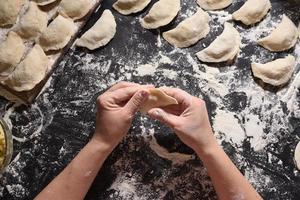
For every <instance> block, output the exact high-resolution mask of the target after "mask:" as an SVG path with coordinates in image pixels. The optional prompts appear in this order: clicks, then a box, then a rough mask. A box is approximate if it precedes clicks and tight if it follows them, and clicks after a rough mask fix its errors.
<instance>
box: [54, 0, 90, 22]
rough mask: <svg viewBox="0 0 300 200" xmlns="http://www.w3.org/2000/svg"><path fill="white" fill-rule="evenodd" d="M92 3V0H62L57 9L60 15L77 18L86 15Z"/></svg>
mask: <svg viewBox="0 0 300 200" xmlns="http://www.w3.org/2000/svg"><path fill="white" fill-rule="evenodd" d="M93 5H94V4H93V0H76V1H74V0H62V1H61V2H60V4H59V9H58V10H59V13H60V14H61V15H63V16H65V17H70V18H72V19H74V20H77V19H81V18H83V17H84V16H86V15H87V14H88V12H89V11H90V10H91V9H92V7H93Z"/></svg>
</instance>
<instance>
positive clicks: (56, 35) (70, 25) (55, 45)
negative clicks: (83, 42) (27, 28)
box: [39, 15, 76, 51]
mask: <svg viewBox="0 0 300 200" xmlns="http://www.w3.org/2000/svg"><path fill="white" fill-rule="evenodd" d="M75 31H76V26H75V24H74V22H73V21H72V20H71V19H68V18H65V17H63V16H61V15H58V16H57V17H56V18H55V19H54V20H53V21H52V22H51V23H50V24H49V26H48V27H47V28H46V29H45V30H44V31H43V34H42V35H41V37H40V38H39V44H40V45H41V47H42V48H43V49H44V51H50V50H59V49H62V48H64V47H65V46H66V45H67V44H68V43H69V41H70V39H71V37H72V36H73V35H74V34H75Z"/></svg>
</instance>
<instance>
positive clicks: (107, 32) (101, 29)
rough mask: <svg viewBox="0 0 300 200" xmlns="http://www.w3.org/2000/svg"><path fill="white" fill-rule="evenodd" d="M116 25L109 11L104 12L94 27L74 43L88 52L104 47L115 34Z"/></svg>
mask: <svg viewBox="0 0 300 200" xmlns="http://www.w3.org/2000/svg"><path fill="white" fill-rule="evenodd" d="M116 28H117V24H116V21H115V18H114V16H113V14H112V13H111V11H110V10H104V12H103V14H102V16H101V17H100V19H99V20H98V21H97V22H96V23H95V25H94V26H93V27H92V28H90V29H89V30H88V31H87V32H86V33H84V34H83V35H82V36H81V38H80V39H79V40H78V41H77V42H76V45H77V46H81V47H86V48H88V49H90V50H94V49H97V48H99V47H102V46H105V45H106V44H107V43H108V42H109V41H111V40H112V39H113V37H114V36H115V34H116Z"/></svg>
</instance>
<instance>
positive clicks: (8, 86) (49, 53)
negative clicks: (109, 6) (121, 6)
mask: <svg viewBox="0 0 300 200" xmlns="http://www.w3.org/2000/svg"><path fill="white" fill-rule="evenodd" d="M100 3H101V0H76V1H74V0H31V1H30V0H0V95H1V96H3V97H5V98H7V99H9V100H11V101H17V102H21V103H25V104H28V103H32V102H33V101H34V99H35V98H36V97H37V96H38V94H39V93H40V91H41V90H42V88H43V86H44V84H45V83H46V82H47V80H48V78H49V76H50V75H51V73H52V72H53V70H54V69H55V67H56V66H57V65H58V63H59V61H60V60H61V58H62V57H63V56H64V53H66V52H67V50H68V49H69V48H70V46H71V45H72V44H73V42H74V40H75V38H76V36H77V33H78V32H79V30H80V29H81V28H82V27H83V26H84V25H85V23H86V22H87V20H88V18H89V17H90V15H91V14H92V12H93V11H94V10H96V9H97V8H99V7H100ZM83 42H86V41H83ZM79 45H80V44H79Z"/></svg>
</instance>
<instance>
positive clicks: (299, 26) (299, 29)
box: [298, 23, 300, 38]
mask: <svg viewBox="0 0 300 200" xmlns="http://www.w3.org/2000/svg"><path fill="white" fill-rule="evenodd" d="M298 34H299V38H300V23H299V25H298Z"/></svg>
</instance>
